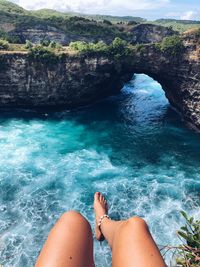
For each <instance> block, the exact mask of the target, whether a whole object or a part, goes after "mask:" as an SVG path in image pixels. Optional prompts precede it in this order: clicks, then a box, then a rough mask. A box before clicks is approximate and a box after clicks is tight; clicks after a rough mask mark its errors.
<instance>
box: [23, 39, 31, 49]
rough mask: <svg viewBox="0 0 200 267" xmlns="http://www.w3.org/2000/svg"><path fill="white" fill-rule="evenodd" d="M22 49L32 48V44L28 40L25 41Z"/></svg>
mask: <svg viewBox="0 0 200 267" xmlns="http://www.w3.org/2000/svg"><path fill="white" fill-rule="evenodd" d="M24 48H25V49H31V48H33V43H31V42H30V41H29V40H26V44H25V46H24Z"/></svg>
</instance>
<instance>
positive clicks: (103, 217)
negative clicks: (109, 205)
mask: <svg viewBox="0 0 200 267" xmlns="http://www.w3.org/2000/svg"><path fill="white" fill-rule="evenodd" d="M105 218H108V219H110V217H109V216H108V214H104V215H102V216H101V217H100V219H99V223H98V226H99V228H100V226H101V224H102V222H103V219H105Z"/></svg>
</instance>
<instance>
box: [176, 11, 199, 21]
mask: <svg viewBox="0 0 200 267" xmlns="http://www.w3.org/2000/svg"><path fill="white" fill-rule="evenodd" d="M197 15H198V13H197V11H193V10H190V11H187V12H185V13H183V14H182V15H181V16H180V18H181V19H196V18H197Z"/></svg>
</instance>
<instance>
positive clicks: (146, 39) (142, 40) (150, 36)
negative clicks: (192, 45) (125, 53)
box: [130, 24, 178, 44]
mask: <svg viewBox="0 0 200 267" xmlns="http://www.w3.org/2000/svg"><path fill="white" fill-rule="evenodd" d="M130 32H131V34H132V40H131V43H132V44H147V43H157V42H161V41H162V40H163V38H165V37H169V36H172V35H175V34H176V35H177V34H178V32H175V31H174V30H172V29H171V28H167V27H163V26H160V25H155V24H139V25H137V26H135V27H133V28H132V29H131V30H130Z"/></svg>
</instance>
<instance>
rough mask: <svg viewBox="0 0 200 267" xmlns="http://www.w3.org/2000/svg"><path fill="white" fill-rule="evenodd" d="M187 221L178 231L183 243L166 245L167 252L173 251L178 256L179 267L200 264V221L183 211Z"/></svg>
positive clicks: (192, 266)
mask: <svg viewBox="0 0 200 267" xmlns="http://www.w3.org/2000/svg"><path fill="white" fill-rule="evenodd" d="M181 214H182V216H183V217H184V219H185V221H186V223H185V225H184V226H183V227H181V229H180V230H179V231H178V232H177V234H178V237H179V239H180V240H181V242H182V244H181V245H179V246H166V247H164V248H163V249H166V252H165V253H164V254H166V253H167V252H168V251H172V252H173V255H175V258H176V264H177V265H176V266H177V267H199V266H200V221H199V220H195V219H194V218H193V217H191V218H189V217H188V215H187V214H186V213H185V212H184V211H181Z"/></svg>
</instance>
